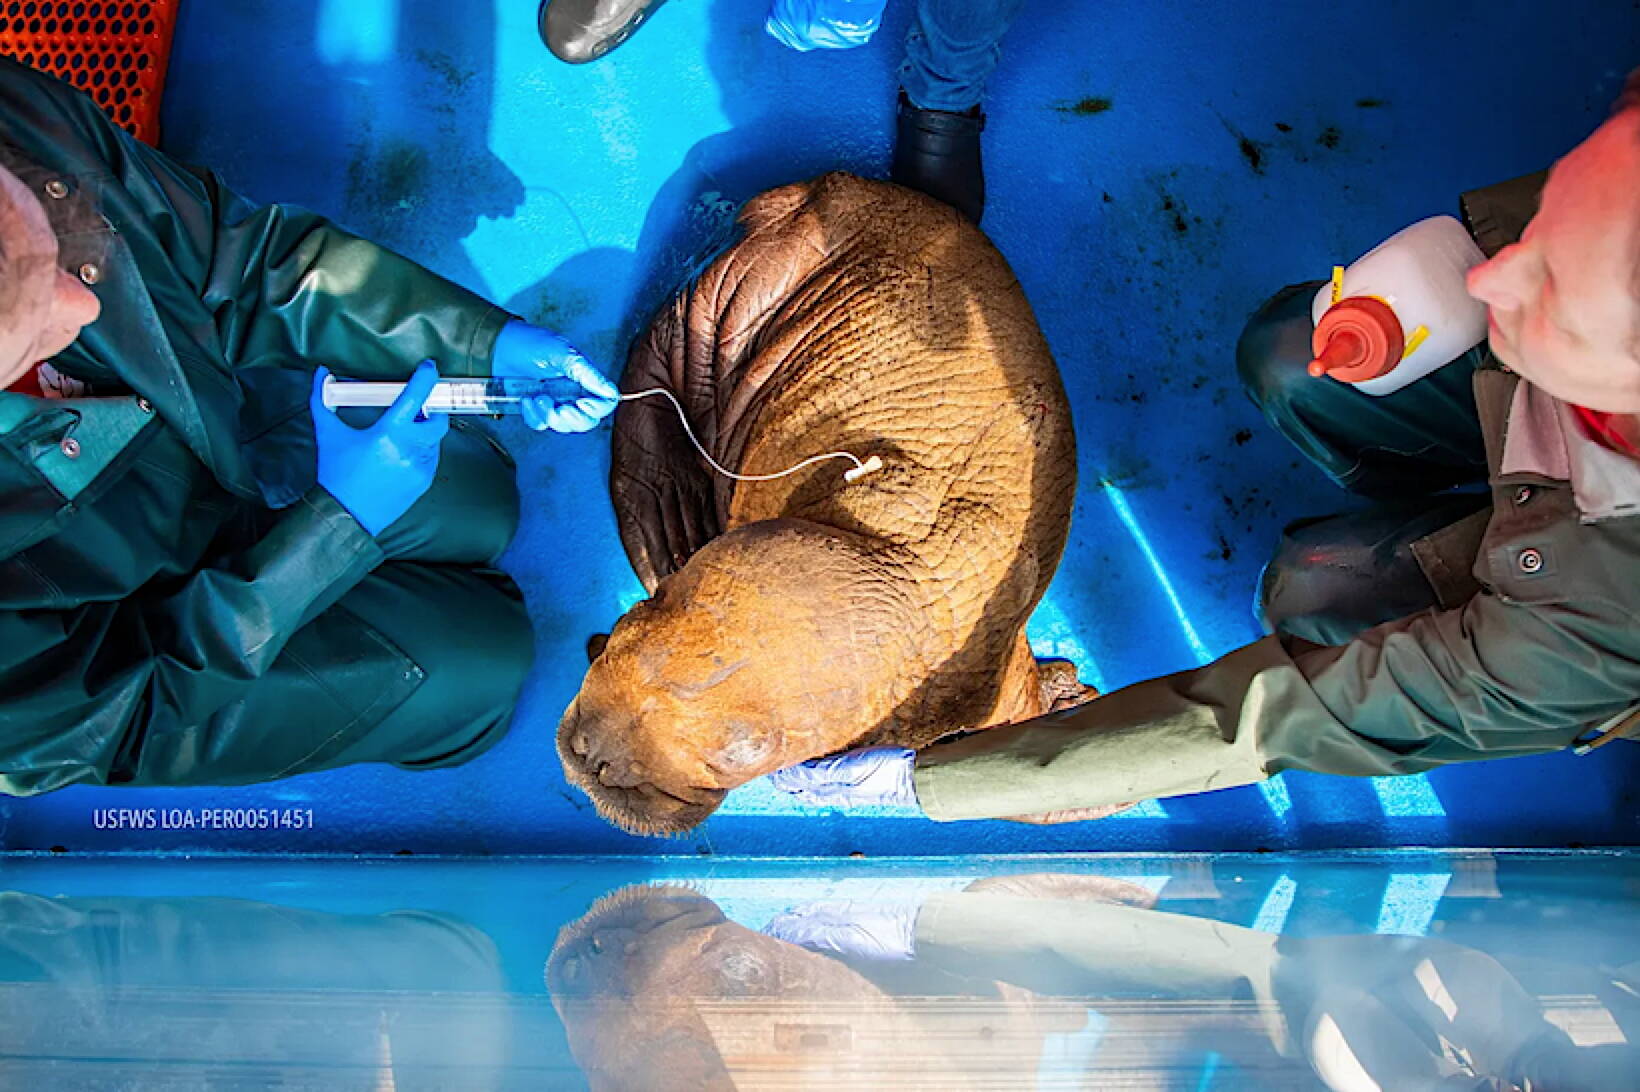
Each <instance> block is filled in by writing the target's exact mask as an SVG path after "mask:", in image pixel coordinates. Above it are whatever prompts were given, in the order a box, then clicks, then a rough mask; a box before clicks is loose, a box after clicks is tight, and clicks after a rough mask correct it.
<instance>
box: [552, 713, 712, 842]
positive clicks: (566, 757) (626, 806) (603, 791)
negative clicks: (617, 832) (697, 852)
mask: <svg viewBox="0 0 1640 1092" xmlns="http://www.w3.org/2000/svg"><path fill="white" fill-rule="evenodd" d="M623 729H624V730H623ZM630 739H631V726H630V725H625V726H623V725H622V724H621V723H619V722H618V719H617V718H614V717H608V716H600V715H598V714H596V713H588V712H587V711H585V710H584V709H583V708H582V706H581V702H580V701H579V700H577V701H576V702H575V704H573V705H571V706H570V707H569V711H568V712H566V713H565V714H564V719H563V720H562V721H561V722H560V723H559V725H558V757H559V759H560V761H562V763H563V766H564V776H565V777H566V779H568V781H569V783H570V784H571V785H574V786H575V787H576V788H578V789H580V790H581V791H582V792H584V793H586V794H587V796H588V797H589V798H590V799H591V800H592V804H593V806H594V807H595V808H597V809H598V814H599V815H601V816H603V817H604V818H605V819H607V820H609V821H610V822H611V823H614V824H615V825H616V826H618V827H620V828H621V829H622V830H624V831H627V832H628V833H631V834H649V835H657V834H658V835H669V834H682V833H684V832H685V831H689V830H693V829H694V828H695V827H697V826H699V825H700V824H701V823H703V822H705V821H706V818H707V817H708V816H709V815H711V814H712V813H713V812H714V811H716V810H717V809H718V806H719V805H720V804H722V803H723V798H724V796H725V795H727V794H726V793H725V791H724V790H723V789H718V788H710V787H697V786H678V785H673V784H670V783H668V779H667V778H666V777H665V774H664V772H663V771H659V770H655V769H651V768H650V767H649V766H647V765H645V764H644V763H643V762H642V761H641V760H639V759H638V758H636V757H635V756H634V755H632V754H631V752H630Z"/></svg>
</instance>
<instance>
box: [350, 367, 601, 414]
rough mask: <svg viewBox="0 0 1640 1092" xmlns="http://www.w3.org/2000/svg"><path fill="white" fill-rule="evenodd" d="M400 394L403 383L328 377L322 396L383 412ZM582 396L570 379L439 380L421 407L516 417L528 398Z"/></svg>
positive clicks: (443, 410)
mask: <svg viewBox="0 0 1640 1092" xmlns="http://www.w3.org/2000/svg"><path fill="white" fill-rule="evenodd" d="M403 393H404V384H403V383H372V382H354V381H352V380H348V379H337V378H336V377H335V376H329V377H328V378H326V379H325V386H324V391H323V392H322V396H323V398H324V403H325V406H326V407H327V408H329V409H348V408H377V409H385V408H386V407H388V406H391V405H392V404H393V403H394V402H396V401H398V397H399V395H400V394H403ZM585 393H586V392H585V390H584V389H583V388H582V387H581V385H580V384H579V383H577V382H575V381H574V380H573V379H483V378H479V379H440V380H439V381H438V382H437V383H434V384H433V393H431V394H429V395H428V396H427V402H426V403H425V404H424V406H423V407H422V408H423V411H424V412H426V413H453V414H502V413H513V414H516V413H522V412H523V409H522V406H523V403H524V400H525V399H527V398H531V397H535V396H538V395H547V396H548V397H553V398H555V399H556V400H559V401H567V402H573V401H574V400H575V399H576V398H577V397H578V396H582V395H585Z"/></svg>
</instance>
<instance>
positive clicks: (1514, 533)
mask: <svg viewBox="0 0 1640 1092" xmlns="http://www.w3.org/2000/svg"><path fill="white" fill-rule="evenodd" d="M1539 183H1541V176H1539V177H1536V178H1533V179H1523V180H1517V181H1516V182H1514V183H1506V184H1505V185H1504V186H1502V187H1496V188H1494V190H1492V191H1479V192H1477V193H1474V194H1469V195H1466V196H1465V206H1466V212H1467V213H1468V215H1469V220H1470V224H1471V227H1472V229H1474V231H1475V233H1476V236H1477V239H1478V241H1479V242H1480V243H1481V245H1482V248H1483V249H1485V250H1487V251H1488V252H1495V251H1496V250H1497V249H1498V248H1499V247H1500V246H1502V245H1503V244H1505V243H1507V242H1509V241H1512V240H1513V239H1514V238H1518V236H1519V233H1520V231H1521V230H1522V229H1523V228H1524V227H1525V224H1526V222H1527V221H1528V220H1529V219H1530V216H1531V212H1532V211H1533V209H1534V208H1535V194H1536V192H1537V188H1538V184H1539ZM1475 400H1476V408H1477V410H1478V412H1479V415H1480V422H1481V428H1482V432H1483V434H1484V436H1485V440H1486V448H1487V464H1488V467H1489V469H1490V482H1491V491H1492V507H1491V508H1490V509H1487V510H1482V511H1481V512H1478V513H1476V515H1475V517H1472V518H1471V519H1470V520H1466V521H1464V522H1463V523H1460V524H1457V525H1455V526H1453V527H1450V528H1447V529H1445V530H1443V531H1440V532H1437V533H1436V534H1434V535H1431V536H1429V537H1428V538H1427V539H1424V540H1422V541H1420V542H1419V543H1417V544H1415V546H1414V553H1415V555H1416V556H1417V558H1418V560H1419V563H1420V565H1421V567H1422V568H1423V570H1424V573H1425V575H1426V576H1427V577H1428V578H1429V580H1430V584H1431V586H1432V587H1433V588H1434V589H1435V590H1436V593H1437V595H1438V597H1439V601H1440V603H1441V608H1440V609H1435V610H1430V611H1426V612H1424V613H1421V614H1417V615H1414V616H1412V617H1409V618H1403V619H1400V620H1398V621H1395V622H1390V623H1388V624H1385V625H1381V626H1378V627H1376V628H1374V629H1371V630H1368V631H1367V632H1366V633H1364V634H1362V635H1361V636H1360V637H1358V638H1356V639H1355V640H1353V641H1351V642H1350V643H1349V644H1347V645H1343V646H1340V647H1328V648H1324V647H1319V646H1315V645H1310V644H1306V643H1304V642H1299V641H1294V640H1292V639H1290V638H1284V637H1267V638H1265V639H1264V640H1262V641H1258V642H1256V643H1254V644H1252V645H1248V646H1247V647H1245V648H1240V649H1237V650H1236V651H1234V652H1231V653H1230V654H1228V655H1226V656H1224V657H1222V658H1221V659H1219V660H1217V661H1216V662H1214V663H1211V664H1208V665H1207V666H1205V667H1202V668H1198V669H1196V670H1191V671H1183V672H1180V673H1178V674H1175V675H1168V676H1166V677H1163V678H1160V679H1153V680H1150V681H1148V682H1143V683H1139V684H1137V685H1135V686H1130V687H1127V688H1126V689H1123V690H1119V691H1116V692H1115V693H1112V694H1109V695H1107V696H1105V697H1102V698H1099V699H1097V700H1095V701H1093V702H1091V703H1089V704H1087V705H1084V706H1081V707H1080V708H1077V709H1071V710H1066V711H1064V712H1061V713H1057V714H1052V715H1049V716H1046V717H1042V718H1039V719H1037V720H1032V721H1026V722H1023V723H1020V724H1016V725H1010V726H1007V727H1003V728H995V729H991V730H989V731H986V732H981V733H978V734H975V735H971V736H968V737H966V738H964V739H960V740H957V741H956V742H953V743H950V744H941V745H937V746H935V747H932V748H930V749H928V750H925V751H923V752H921V753H920V754H919V755H918V757H917V769H916V791H917V799H918V801H919V803H920V804H921V806H922V808H923V810H924V811H926V812H927V813H928V814H929V815H930V816H932V817H933V818H935V819H977V818H992V817H1000V816H1013V815H1030V814H1038V813H1043V812H1053V811H1061V810H1069V809H1079V808H1094V807H1099V806H1104V805H1110V804H1119V803H1124V802H1127V801H1133V800H1144V799H1149V798H1152V797H1158V796H1176V795H1180V794H1184V793H1196V792H1205V791H1207V790H1210V789H1223V788H1230V787H1232V786H1236V785H1247V784H1251V783H1253V782H1256V781H1260V780H1262V779H1264V778H1267V777H1270V776H1272V775H1274V774H1278V773H1280V772H1282V771H1283V770H1314V771H1319V772H1321V773H1332V774H1347V775H1355V776H1363V777H1365V776H1380V775H1388V774H1410V773H1418V772H1421V771H1425V770H1430V769H1434V768H1435V767H1438V766H1444V765H1448V764H1450V763H1455V762H1465V761H1471V760H1474V759H1482V758H1503V757H1508V756H1512V755H1530V754H1539V753H1543V752H1547V751H1556V750H1561V749H1563V748H1566V747H1568V746H1572V745H1574V744H1575V743H1577V742H1578V741H1579V740H1581V739H1584V738H1585V737H1590V736H1599V737H1601V738H1610V737H1611V735H1612V734H1613V733H1618V732H1621V733H1624V734H1628V733H1631V732H1632V731H1633V730H1634V729H1633V725H1634V724H1635V719H1636V714H1637V713H1640V627H1637V626H1636V625H1635V619H1636V618H1637V617H1640V462H1637V461H1635V460H1633V459H1629V458H1626V457H1624V456H1622V455H1618V454H1616V453H1615V452H1612V451H1609V450H1607V449H1606V448H1604V447H1601V446H1600V445H1598V444H1596V443H1594V442H1592V441H1590V440H1588V439H1587V438H1586V437H1585V436H1584V434H1583V432H1582V430H1581V428H1580V427H1579V426H1578V424H1577V423H1576V422H1575V421H1574V420H1573V419H1572V414H1571V410H1570V407H1568V406H1566V405H1565V404H1564V403H1560V402H1557V401H1555V400H1554V399H1553V398H1550V397H1549V396H1548V395H1545V394H1543V393H1542V392H1541V391H1539V390H1537V389H1536V388H1534V387H1532V386H1531V385H1530V384H1527V383H1525V382H1523V381H1521V380H1519V379H1518V378H1517V377H1516V376H1514V375H1513V374H1511V373H1509V372H1507V371H1506V370H1504V369H1502V367H1501V366H1500V365H1498V364H1497V363H1496V362H1495V361H1493V362H1491V363H1490V364H1489V366H1486V367H1483V368H1482V369H1481V370H1480V371H1478V372H1477V374H1476V376H1475Z"/></svg>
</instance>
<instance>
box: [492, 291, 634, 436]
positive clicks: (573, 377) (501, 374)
mask: <svg viewBox="0 0 1640 1092" xmlns="http://www.w3.org/2000/svg"><path fill="white" fill-rule="evenodd" d="M490 374H491V375H494V376H495V377H496V378H497V379H559V380H566V381H567V382H563V383H555V384H553V386H554V387H555V388H560V389H555V390H553V391H552V392H551V393H548V394H541V395H534V396H532V397H530V398H527V399H525V400H524V404H523V406H522V414H523V418H524V423H525V424H526V425H529V426H530V427H531V428H533V429H535V430H536V431H537V432H540V431H541V430H542V429H549V428H550V429H552V431H554V432H586V431H587V430H588V429H591V428H595V427H597V424H598V422H599V421H602V420H603V419H604V418H605V417H608V416H609V415H610V414H611V413H614V412H615V407H616V405H618V404H619V403H620V400H621V392H620V391H618V390H616V389H615V385H614V384H613V383H611V382H610V381H609V380H607V379H605V378H604V377H603V376H602V375H601V374H599V372H598V369H597V368H594V367H593V366H592V365H591V364H590V363H588V361H587V358H586V357H584V356H582V355H581V351H580V350H579V349H577V348H576V347H575V346H573V345H571V344H570V343H569V342H567V341H565V340H564V339H563V338H562V337H559V336H558V335H557V334H555V333H553V332H552V331H551V330H543V329H542V328H541V327H539V326H531V325H530V324H529V323H527V322H520V321H519V320H518V319H513V320H512V321H511V322H509V323H507V325H505V326H503V327H502V328H501V333H499V334H497V335H496V339H495V353H494V355H493V356H492V357H491V358H490Z"/></svg>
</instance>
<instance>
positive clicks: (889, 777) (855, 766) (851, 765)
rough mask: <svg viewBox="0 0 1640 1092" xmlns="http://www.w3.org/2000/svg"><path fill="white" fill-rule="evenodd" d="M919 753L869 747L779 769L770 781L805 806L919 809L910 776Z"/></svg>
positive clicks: (899, 748)
mask: <svg viewBox="0 0 1640 1092" xmlns="http://www.w3.org/2000/svg"><path fill="white" fill-rule="evenodd" d="M916 757H917V753H916V752H915V751H908V750H906V749H905V748H904V747H868V748H867V749H865V750H863V751H845V752H843V753H842V754H840V755H832V756H831V757H830V758H816V759H811V760H810V761H808V762H803V763H799V764H798V765H796V766H790V767H788V768H786V769H784V770H776V771H775V772H774V773H772V774H770V775H769V780H770V781H772V782H773V783H774V787H775V788H777V789H779V790H780V791H781V792H789V793H791V794H792V795H793V796H795V797H797V798H798V799H799V800H801V801H803V803H805V804H814V805H817V806H819V807H833V808H858V807H869V806H871V805H874V804H875V805H883V804H889V805H898V806H901V807H913V808H914V807H916V806H917V789H916V786H915V785H914V784H913V782H912V778H911V773H912V770H913V769H914V768H915V765H916Z"/></svg>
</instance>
